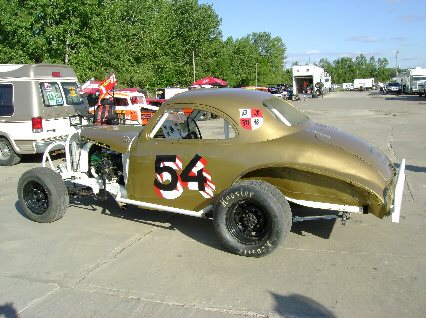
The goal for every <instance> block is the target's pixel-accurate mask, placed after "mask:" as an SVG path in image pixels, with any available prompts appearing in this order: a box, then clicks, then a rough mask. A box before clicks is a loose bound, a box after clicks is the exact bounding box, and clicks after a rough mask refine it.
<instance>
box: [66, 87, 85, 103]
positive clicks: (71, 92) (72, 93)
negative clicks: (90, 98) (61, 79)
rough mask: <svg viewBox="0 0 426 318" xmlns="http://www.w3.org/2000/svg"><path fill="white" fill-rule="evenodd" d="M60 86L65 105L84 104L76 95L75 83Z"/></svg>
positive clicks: (77, 94)
mask: <svg viewBox="0 0 426 318" xmlns="http://www.w3.org/2000/svg"><path fill="white" fill-rule="evenodd" d="M61 85H62V88H63V90H64V94H65V101H66V103H67V105H81V104H83V103H84V100H83V98H81V96H80V94H79V93H78V86H77V83H61Z"/></svg>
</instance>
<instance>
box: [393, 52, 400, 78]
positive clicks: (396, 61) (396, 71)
mask: <svg viewBox="0 0 426 318" xmlns="http://www.w3.org/2000/svg"><path fill="white" fill-rule="evenodd" d="M393 53H394V54H395V74H396V76H398V53H399V50H395V51H393Z"/></svg>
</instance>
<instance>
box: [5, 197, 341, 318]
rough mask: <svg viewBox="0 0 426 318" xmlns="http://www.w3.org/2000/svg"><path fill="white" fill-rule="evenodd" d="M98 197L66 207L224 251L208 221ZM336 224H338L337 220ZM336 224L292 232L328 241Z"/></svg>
mask: <svg viewBox="0 0 426 318" xmlns="http://www.w3.org/2000/svg"><path fill="white" fill-rule="evenodd" d="M100 197H101V196H100V195H99V196H97V197H93V196H87V197H73V196H71V197H70V204H69V206H70V207H76V208H79V209H82V210H86V211H87V212H97V211H98V210H99V208H100V209H101V214H104V215H108V216H110V217H114V218H120V219H124V220H128V221H132V222H137V223H141V224H146V225H150V226H153V227H156V228H161V229H164V230H171V231H175V230H177V231H179V232H181V233H182V234H184V235H186V236H188V237H190V238H191V239H193V240H195V241H197V242H199V243H202V244H204V245H207V246H209V247H212V248H215V249H217V250H220V251H224V252H227V250H225V249H224V248H223V246H222V244H221V243H220V241H219V239H218V238H217V236H216V233H215V231H214V229H213V224H212V220H211V219H209V218H197V217H193V216H186V215H181V214H175V213H170V212H164V211H155V210H148V209H141V208H138V207H136V206H131V205H129V206H128V207H127V208H126V209H122V208H120V206H119V205H118V203H117V202H116V201H115V200H114V199H113V198H112V197H110V196H108V197H107V198H106V199H101V198H100ZM15 207H16V210H17V211H18V213H19V214H21V216H23V217H24V218H27V217H26V216H25V214H24V213H23V211H22V207H21V205H20V203H19V201H16V203H15ZM291 209H292V212H293V215H297V216H314V215H324V214H328V215H333V214H334V215H338V212H337V211H326V210H320V209H312V208H307V207H303V206H299V205H296V204H291ZM27 219H28V218H27ZM337 221H338V222H340V220H339V219H337ZM335 223H336V220H314V221H303V222H296V223H293V226H292V229H291V231H292V232H293V233H295V234H298V235H301V236H305V233H310V234H312V235H314V236H317V237H319V238H323V239H329V238H330V234H331V231H332V230H333V227H334V224H335ZM0 318H1V317H0Z"/></svg>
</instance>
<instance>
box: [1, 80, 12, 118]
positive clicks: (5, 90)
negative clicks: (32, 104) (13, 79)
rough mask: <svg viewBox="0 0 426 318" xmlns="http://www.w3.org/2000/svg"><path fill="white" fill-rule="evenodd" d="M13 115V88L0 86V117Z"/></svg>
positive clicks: (5, 85)
mask: <svg viewBox="0 0 426 318" xmlns="http://www.w3.org/2000/svg"><path fill="white" fill-rule="evenodd" d="M12 115H13V86H12V84H0V116H12Z"/></svg>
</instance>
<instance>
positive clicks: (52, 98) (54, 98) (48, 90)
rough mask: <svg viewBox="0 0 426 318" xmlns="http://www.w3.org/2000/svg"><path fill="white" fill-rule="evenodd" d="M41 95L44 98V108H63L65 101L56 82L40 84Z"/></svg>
mask: <svg viewBox="0 0 426 318" xmlns="http://www.w3.org/2000/svg"><path fill="white" fill-rule="evenodd" d="M40 89H41V95H42V96H43V101H44V106H46V107H51V106H63V105H64V99H63V97H62V93H61V89H60V87H59V84H58V83H56V82H42V83H40Z"/></svg>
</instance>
